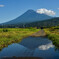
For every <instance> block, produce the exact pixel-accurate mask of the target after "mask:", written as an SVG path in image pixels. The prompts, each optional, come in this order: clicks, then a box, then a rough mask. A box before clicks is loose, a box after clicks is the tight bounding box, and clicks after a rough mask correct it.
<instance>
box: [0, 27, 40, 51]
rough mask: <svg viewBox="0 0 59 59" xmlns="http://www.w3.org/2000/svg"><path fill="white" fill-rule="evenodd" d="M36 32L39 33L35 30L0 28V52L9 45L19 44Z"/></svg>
mask: <svg viewBox="0 0 59 59" xmlns="http://www.w3.org/2000/svg"><path fill="white" fill-rule="evenodd" d="M37 31H39V29H36V28H31V29H28V28H26V29H24V28H0V50H1V49H2V48H4V47H7V46H8V45H9V44H12V43H17V42H21V40H22V39H23V38H26V37H28V36H30V35H32V34H33V33H35V32H37Z"/></svg>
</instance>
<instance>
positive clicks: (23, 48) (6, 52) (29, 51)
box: [0, 37, 59, 59]
mask: <svg viewBox="0 0 59 59" xmlns="http://www.w3.org/2000/svg"><path fill="white" fill-rule="evenodd" d="M13 56H16V57H41V58H43V59H59V50H56V49H55V46H54V45H53V44H52V41H51V40H49V39H48V38H47V37H28V38H25V39H23V40H22V41H21V42H20V43H13V44H11V45H9V46H8V47H5V48H3V49H2V51H0V57H13Z"/></svg>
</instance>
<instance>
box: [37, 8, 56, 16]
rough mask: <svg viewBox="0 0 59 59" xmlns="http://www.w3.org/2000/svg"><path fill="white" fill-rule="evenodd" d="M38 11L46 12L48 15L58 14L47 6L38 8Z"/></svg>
mask: <svg viewBox="0 0 59 59" xmlns="http://www.w3.org/2000/svg"><path fill="white" fill-rule="evenodd" d="M36 12H37V13H40V14H46V15H55V14H56V13H55V12H54V11H52V10H48V9H45V8H41V9H38V10H37V11H36Z"/></svg>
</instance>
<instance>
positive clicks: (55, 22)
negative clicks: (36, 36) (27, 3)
mask: <svg viewBox="0 0 59 59" xmlns="http://www.w3.org/2000/svg"><path fill="white" fill-rule="evenodd" d="M25 26H26V27H51V26H59V17H57V18H52V19H48V20H44V21H38V22H32V23H27V24H25Z"/></svg>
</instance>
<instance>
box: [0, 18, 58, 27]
mask: <svg viewBox="0 0 59 59" xmlns="http://www.w3.org/2000/svg"><path fill="white" fill-rule="evenodd" d="M52 26H59V18H53V19H49V20H44V21H37V22H31V23H22V24H19V23H18V24H1V25H0V28H28V27H37V28H39V27H52Z"/></svg>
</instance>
